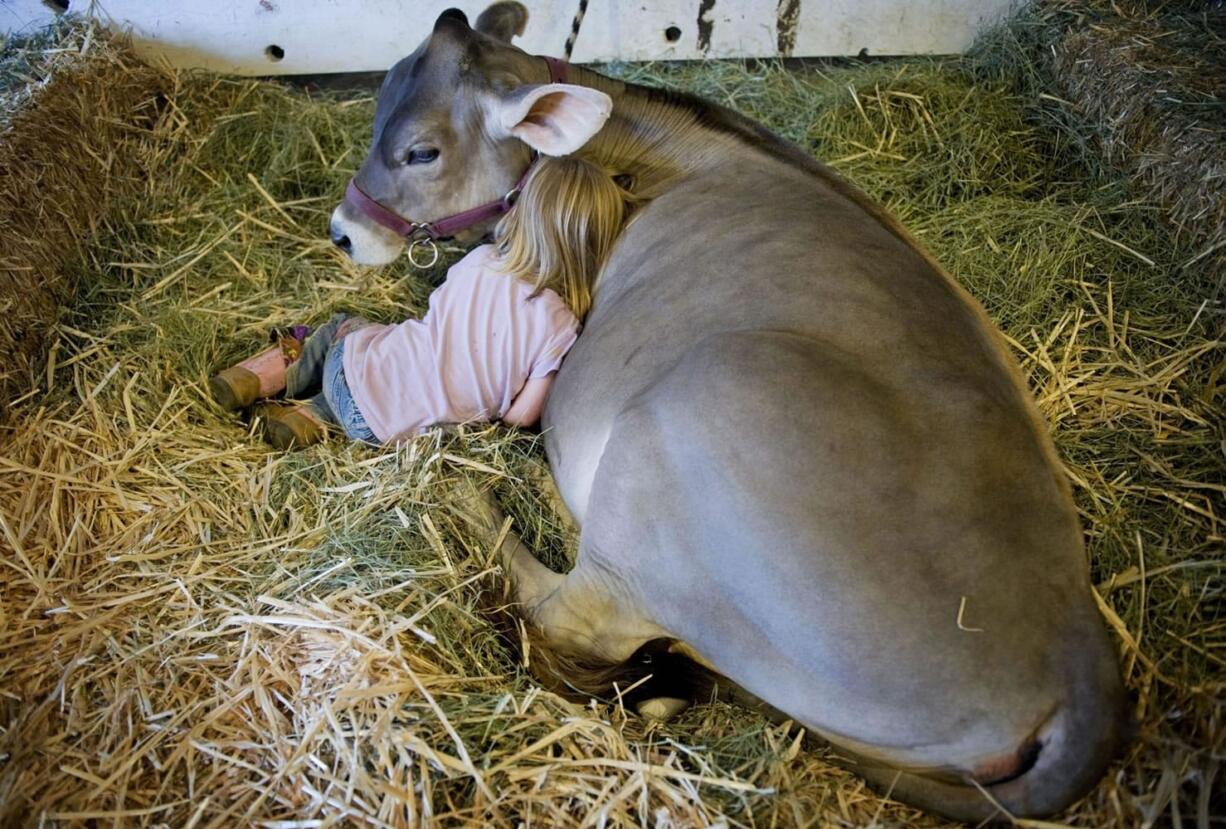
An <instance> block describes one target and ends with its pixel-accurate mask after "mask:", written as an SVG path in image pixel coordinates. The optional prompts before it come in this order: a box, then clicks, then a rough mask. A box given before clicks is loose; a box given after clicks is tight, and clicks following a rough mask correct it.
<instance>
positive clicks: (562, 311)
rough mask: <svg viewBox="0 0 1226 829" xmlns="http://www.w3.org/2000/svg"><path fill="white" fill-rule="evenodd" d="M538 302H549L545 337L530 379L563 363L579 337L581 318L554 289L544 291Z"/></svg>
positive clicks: (534, 362)
mask: <svg viewBox="0 0 1226 829" xmlns="http://www.w3.org/2000/svg"><path fill="white" fill-rule="evenodd" d="M535 301H537V302H542V303H548V304H547V306H546V308H545V310H544V313H545V322H546V324H545V329H544V330H545V337H544V342H543V343H542V345H541V347H540V349H539V350H538V351H537V356H536V359H535V360H534V361H533V363H532V369H531V370H530V371H529V372H528V379H530V380H536V379H539V378H541V377H544V376H546V375H548V374H549V373H551V372H554V371H557V370H558V367H559V366H561V365H562V358H564V357H565V356H566V352H568V351H570V348H571V346H573V345H574V344H575V340H577V339H579V320H577V319H576V318H575V315H574V314H572V313H571V312H570V309H569V308H567V307H566V303H564V302H562V299H561V297H559V296H558V295H557V294H555V293H554V292H553V291H544V292H542V293H541V294H540V296H538V297H537V298H536V300H535Z"/></svg>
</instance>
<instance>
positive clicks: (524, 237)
mask: <svg viewBox="0 0 1226 829" xmlns="http://www.w3.org/2000/svg"><path fill="white" fill-rule="evenodd" d="M633 201H634V196H632V195H631V194H630V193H628V192H627V191H626V190H624V189H622V187H621V186H619V185H618V184H617V182H615V181H614V180H613V177H612V176H611V175H609V173H608V172H606V171H605V170H603V169H601V168H600V167H599V166H598V165H595V164H592V163H591V162H589V161H583V160H581V159H578V158H570V157H565V158H548V157H545V158H541V159H539V160H538V161H537V162H536V165H535V166H534V167H533V168H532V172H531V173H530V174H529V175H528V180H527V181H526V182H525V183H524V192H523V194H522V195H521V196H520V197H519V201H518V203H516V205H515V209H514V210H512V211H511V212H510V213H508V214H507V215H506V216H505V217H504V218H503V220H502V221H501V222H499V223H498V229H497V230H496V231H495V243H496V244H497V245H498V251H499V253H500V254H501V255H502V258H503V260H504V263H505V264H504V267H505V268H506V270H507V272H508V273H510V274H511V275H512V276H515V277H518V278H520V279H524V280H526V281H528V282H531V283H532V284H533V285H534V286H535V287H536V289H537V290H538V291H540V290H543V289H545V288H548V289H550V290H552V291H555V292H556V293H557V294H558V295H559V296H560V297H562V299H563V300H564V301H565V302H566V304H567V305H568V306H570V309H571V311H572V312H574V314H575V316H576V317H579V318H580V319H582V318H583V317H584V315H585V314H587V311H588V308H589V307H590V306H591V304H592V286H593V284H594V283H595V281H596V275H597V274H598V273H599V272H600V269H601V268H602V267H604V263H605V260H606V259H607V258H608V256H609V251H610V250H612V248H613V243H614V242H615V241H616V240H617V235H618V233H620V232H621V229H622V226H623V224H624V223H625V221H626V218H627V214H628V213H629V210H630V205H631V204H632V203H633Z"/></svg>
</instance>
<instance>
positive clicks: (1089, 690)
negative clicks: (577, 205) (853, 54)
mask: <svg viewBox="0 0 1226 829" xmlns="http://www.w3.org/2000/svg"><path fill="white" fill-rule="evenodd" d="M526 17H527V12H526V10H525V9H524V8H523V7H522V6H520V5H519V4H517V3H496V4H494V5H493V6H491V7H489V8H487V9H486V10H485V11H484V12H483V13H482V14H481V16H480V17H479V18H478V20H477V22H476V24H475V26H470V24H469V22H468V19H467V18H466V16H465V15H464V14H463V13H462V12H460V11H457V10H454V9H453V10H449V11H447V12H444V13H443V14H442V15H441V16H440V17H439V18H438V19H437V21H436V23H435V25H434V27H433V30H432V32H431V33H430V35H429V36H428V37H427V38H426V40H425V41H424V42H423V43H422V44H421V45H420V46H419V47H418V48H417V49H416V50H415V51H414V52H413V53H412V54H410V55H409V56H408V57H406V58H404V59H403V60H401V61H400V62H398V63H397V64H396V65H395V66H394V67H392V69H391V70H390V71H389V72H388V73H387V76H386V78H385V80H384V82H383V86H382V89H381V90H380V92H379V95H378V100H377V104H376V111H375V117H374V130H373V136H372V143H371V148H370V152H369V155H368V156H367V157H366V159H365V160H364V161H363V163H362V164H361V167H360V169H359V170H358V171H357V173H356V175H355V177H354V179H353V182H352V183H351V194H352V193H357V194H360V195H359V196H358V201H355V199H353V198H346V200H345V201H344V202H342V203H341V204H340V205H339V206H338V207H337V208H336V209H335V211H334V212H333V214H332V220H331V228H330V230H331V236H332V239H333V241H334V242H335V243H336V244H337V245H339V246H340V247H341V248H342V249H343V250H344V251H346V252H347V253H348V254H349V255H350V256H351V257H352V259H353V260H354V261H356V262H359V263H365V264H371V265H381V264H386V263H388V262H390V261H392V260H393V259H395V258H396V257H397V256H399V255H400V254H401V253H402V252H403V250H404V249H405V245H406V237H407V244H408V245H409V252H410V255H420V254H421V253H422V251H423V250H424V249H426V248H428V247H429V245H430V244H431V241H430V239H429V238H427V237H432V236H438V235H440V234H439V232H438V229H439V228H441V227H443V226H446V227H447V228H448V229H449V233H448V234H446V235H454V236H455V237H456V238H457V239H458V240H460V241H461V242H464V241H470V240H474V239H476V238H478V237H480V235H481V234H482V233H483V232H485V231H486V230H488V227H489V221H491V220H492V217H493V216H494V215H496V213H497V212H498V211H490V210H486V209H485V206H487V205H491V204H492V205H496V206H497V205H502V208H501V209H505V208H506V207H507V206H508V205H509V204H510V202H511V198H509V197H508V198H504V196H506V195H508V194H509V195H513V194H514V192H515V189H516V187H517V182H520V181H521V180H522V177H523V175H524V171H525V170H526V169H527V168H528V167H529V165H530V164H531V163H532V159H533V157H534V154H537V153H540V154H546V155H567V154H577V155H579V156H581V157H583V158H587V159H590V160H592V161H594V162H596V163H599V164H601V165H603V167H604V168H605V169H607V170H608V171H609V173H610V175H615V176H618V177H620V179H619V180H621V181H623V182H626V184H627V186H628V187H631V188H632V189H633V191H634V193H635V194H636V196H637V197H638V198H639V199H641V204H640V206H639V207H638V209H637V211H636V213H635V216H634V218H633V219H632V220H631V221H630V222H629V223H628V224H627V226H626V228H625V229H624V231H623V233H622V235H621V237H620V240H619V241H618V243H617V245H616V246H615V248H614V250H613V251H612V253H611V255H610V257H609V259H608V261H607V263H606V266H605V267H604V268H603V270H602V271H601V273H600V274H599V275H598V278H597V282H596V286H595V292H594V296H593V303H592V307H591V311H590V313H589V315H588V316H587V318H586V321H585V325H584V330H583V333H582V335H581V337H580V339H579V341H578V343H577V344H576V345H575V347H574V349H573V350H572V351H571V352H570V354H569V356H568V357H567V359H566V361H565V363H564V364H563V366H562V368H561V370H560V371H559V373H558V375H557V378H556V381H555V384H554V387H553V390H552V393H551V396H550V398H549V400H548V403H547V405H546V408H545V411H544V418H543V431H544V441H545V447H546V453H547V455H548V458H549V462H550V468H551V471H552V473H553V477H554V479H555V481H556V484H557V488H558V491H559V492H560V494H561V497H562V499H563V501H564V502H565V505H566V507H567V509H568V510H569V512H570V513H571V515H572V516H573V518H574V521H575V522H576V524H577V526H578V527H579V528H580V531H581V532H580V539H579V549H578V554H577V559H576V563H575V565H574V567H573V569H572V570H571V571H570V572H568V573H564V574H563V573H557V572H554V571H553V570H551V569H548V568H546V567H545V566H544V565H542V564H541V563H540V562H539V561H538V560H537V559H536V558H535V557H534V556H533V555H532V554H531V552H530V551H528V550H527V549H526V548H525V547H524V545H523V544H522V543H520V542H519V540H518V539H516V538H515V537H514V536H513V535H512V536H510V537H507V538H506V540H505V542H504V543H503V545H502V550H503V554H504V562H505V567H506V570H507V573H508V577H509V578H510V580H511V584H512V588H513V592H514V598H515V600H516V601H517V602H518V603H519V604H520V606H521V608H522V612H523V614H524V615H525V616H526V617H527V619H528V620H529V621H530V622H532V623H533V624H534V625H535V626H536V628H537V629H538V631H539V632H540V635H541V636H543V638H544V639H545V641H546V642H547V643H548V645H549V647H550V648H552V649H554V650H555V651H556V652H558V653H559V654H565V655H567V656H569V657H572V658H573V659H574V661H575V662H576V664H578V663H580V662H582V663H583V664H586V665H592V664H596V665H606V666H617V665H622V664H626V663H627V662H628V660H630V659H631V657H633V656H634V654H636V653H637V652H640V649H641V648H643V647H645V646H647V645H648V644H650V643H653V642H660V641H664V642H672V643H676V644H677V645H678V646H679V647H680V648H681V650H682V651H683V652H684V653H687V654H689V655H690V656H692V657H693V658H694V659H695V660H696V661H697V662H698V663H700V664H701V665H703V666H705V667H707V668H708V669H710V670H711V671H714V672H715V673H717V674H718V675H720V676H721V677H726V678H727V679H728V680H730V681H731V682H732V683H735V685H737V686H740V687H741V688H743V689H744V690H745V691H746V692H747V693H748V694H751V695H753V696H754V697H756V698H758V699H760V700H761V701H762V702H763V703H764V704H765V705H767V706H769V707H771V708H774V709H778V710H779V711H782V712H784V713H785V714H786V715H787V716H788V717H790V718H793V719H794V720H795V721H797V722H798V723H800V724H802V725H803V726H804V727H806V728H808V729H810V730H811V731H812V732H813V733H815V734H817V735H819V736H820V737H821V738H823V739H824V740H827V741H829V743H831V744H832V745H833V746H834V747H835V748H836V749H838V750H839V751H840V753H842V754H843V755H845V756H847V757H848V758H850V762H852V764H853V767H854V768H855V770H856V771H857V772H858V773H859V774H861V775H863V776H864V777H865V778H866V779H867V780H868V781H869V782H870V783H871V784H873V785H875V786H877V787H878V788H880V789H882V790H888V791H889V792H890V793H891V795H892V796H893V797H894V798H896V799H898V800H901V801H903V802H906V803H910V804H914V805H917V806H919V807H922V808H924V809H928V810H931V811H933V812H936V813H939V814H942V815H945V816H948V817H952V818H955V819H961V820H971V821H979V820H984V819H987V818H991V817H993V816H997V817H999V816H1000V815H1001V813H1002V811H1005V812H1008V813H1009V814H1011V815H1015V816H1042V815H1050V814H1052V813H1055V812H1058V811H1060V810H1062V809H1065V808H1066V807H1067V806H1069V805H1070V804H1071V803H1072V802H1073V801H1075V800H1076V799H1077V798H1079V797H1081V796H1083V795H1084V794H1085V793H1086V792H1087V791H1088V790H1089V789H1091V788H1092V787H1093V786H1094V784H1095V783H1096V782H1097V781H1098V779H1099V778H1100V777H1101V776H1102V775H1103V773H1104V772H1105V769H1106V768H1107V766H1108V765H1109V763H1110V761H1111V760H1112V758H1113V756H1114V755H1115V753H1116V752H1117V751H1118V750H1119V749H1120V747H1121V745H1122V744H1123V742H1124V740H1125V735H1126V734H1127V732H1128V720H1127V716H1126V713H1125V710H1126V698H1125V693H1124V689H1123V683H1122V681H1121V677H1120V670H1119V660H1118V655H1117V654H1116V652H1115V649H1114V647H1113V645H1112V642H1111V640H1110V637H1109V636H1108V632H1107V630H1106V628H1105V625H1104V624H1103V620H1102V618H1101V616H1100V614H1099V612H1098V609H1097V606H1096V603H1095V600H1094V597H1093V595H1092V590H1093V587H1092V585H1091V583H1090V577H1089V568H1088V566H1087V559H1086V554H1085V549H1084V546H1083V538H1082V532H1081V529H1080V526H1079V522H1078V518H1077V513H1076V509H1075V506H1074V503H1073V498H1072V494H1071V491H1070V487H1069V484H1068V482H1067V480H1066V476H1065V475H1064V473H1063V471H1062V467H1061V463H1060V461H1059V459H1058V458H1057V455H1056V453H1055V449H1054V446H1053V443H1052V441H1051V439H1050V437H1049V435H1048V433H1047V429H1046V428H1045V425H1044V423H1043V422H1042V421H1041V420H1040V417H1039V415H1038V412H1037V409H1036V406H1035V404H1034V402H1033V400H1032V399H1031V397H1030V395H1029V393H1028V391H1027V389H1026V387H1025V384H1024V381H1023V380H1022V377H1021V374H1020V371H1019V368H1018V366H1017V365H1016V363H1015V361H1014V359H1013V358H1012V356H1011V355H1010V353H1009V351H1008V349H1007V347H1006V345H1005V344H1004V340H1003V337H1002V336H1001V334H1000V333H999V332H998V331H997V330H996V328H995V327H994V326H993V324H992V323H991V322H990V320H989V319H988V317H987V315H986V314H985V312H984V311H983V309H982V308H981V307H980V306H979V305H978V304H977V302H976V301H975V300H974V299H973V298H971V296H970V295H969V294H967V293H966V292H965V291H964V290H963V289H962V288H961V287H960V286H959V285H958V284H957V283H956V282H955V281H954V280H953V279H952V278H951V277H950V276H949V275H948V274H947V273H946V272H945V271H944V270H943V269H942V268H941V267H940V266H939V265H938V264H937V263H936V262H935V261H934V259H933V258H932V256H931V255H929V254H928V253H927V252H925V250H924V249H923V248H922V247H921V246H920V245H919V244H918V243H917V242H916V241H915V240H914V239H913V238H912V237H911V236H910V235H909V234H908V233H907V232H906V231H905V230H904V229H903V228H902V227H901V226H900V225H899V223H898V222H897V221H896V220H895V219H893V218H892V217H891V216H890V215H889V214H888V213H887V212H886V211H885V210H884V209H883V208H882V207H880V206H878V205H877V204H875V203H874V202H873V201H872V200H871V199H869V198H868V197H867V196H865V195H864V194H863V193H861V192H860V191H859V190H857V189H855V188H854V187H853V186H851V185H850V184H849V183H847V182H846V181H844V180H843V179H842V178H840V177H839V176H838V175H836V174H835V173H833V172H832V171H831V170H830V169H829V168H827V167H826V166H824V165H822V164H821V163H819V162H817V161H816V160H814V159H813V158H812V157H811V156H810V155H809V154H807V153H806V152H804V151H803V150H801V149H800V148H799V147H797V146H795V145H793V144H791V143H789V142H787V141H785V140H783V139H781V138H780V137H778V136H776V135H775V134H773V133H772V132H770V131H769V130H767V129H766V128H765V127H763V126H761V125H760V124H758V123H756V122H754V121H752V120H750V119H749V118H746V117H743V116H741V115H739V114H738V113H736V112H733V111H731V110H729V109H727V108H725V107H722V106H718V105H716V104H714V103H711V102H708V101H705V100H703V99H701V98H698V97H695V96H692V95H689V94H685V93H681V92H677V91H669V90H661V89H653V88H646V87H643V86H637V85H634V84H630V83H625V82H623V81H620V80H616V79H612V78H608V77H605V76H602V75H600V74H597V73H596V72H594V71H591V70H589V69H586V68H582V67H578V66H564V67H561V70H559V64H558V61H556V60H552V59H548V58H542V57H537V56H533V55H529V54H527V53H525V52H523V51H522V50H520V49H519V48H517V47H515V46H513V45H512V44H511V39H512V37H513V36H514V35H516V34H519V33H522V31H523V26H524V24H525V22H526ZM362 200H364V201H365V202H366V207H369V206H370V205H376V207H375V208H374V210H373V211H372V210H371V209H363V205H362V204H361V201H362ZM379 211H383V212H384V213H385V214H391V215H392V216H394V217H400V218H402V219H403V222H402V223H401V224H400V225H398V224H397V223H396V220H395V219H394V218H393V219H392V220H390V221H385V220H384V219H386V216H382V217H380V216H379ZM457 215H461V216H469V217H476V219H477V220H478V221H477V223H476V225H475V226H472V227H468V228H466V229H461V228H459V227H458V226H457V225H456V223H455V222H452V221H450V220H451V219H452V218H454V217H455V216H457ZM483 515H484V519H482V518H480V517H478V518H476V519H474V523H475V524H476V525H481V523H482V521H484V522H485V523H484V532H486V533H487V535H489V536H490V537H492V536H494V535H496V531H497V525H498V523H499V521H498V519H499V517H500V516H499V515H498V513H497V512H496V508H495V507H494V506H492V505H488V506H487V508H486V509H485V511H484V513H483Z"/></svg>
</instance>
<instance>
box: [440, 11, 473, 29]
mask: <svg viewBox="0 0 1226 829" xmlns="http://www.w3.org/2000/svg"><path fill="white" fill-rule="evenodd" d="M444 20H455V21H457V22H459V23H463V24H464V25H465V26H467V25H468V15H466V14H464V12H462V11H460V10H459V9H447V11H445V12H443V13H442V14H440V15H439V16H438V20H436V21H434V28H435V29H437V28H438V27H439V26H442V25H443V21H444Z"/></svg>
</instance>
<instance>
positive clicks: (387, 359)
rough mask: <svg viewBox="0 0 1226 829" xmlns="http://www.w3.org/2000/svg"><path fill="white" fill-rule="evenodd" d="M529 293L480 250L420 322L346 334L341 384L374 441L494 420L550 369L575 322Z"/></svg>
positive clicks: (558, 305)
mask: <svg viewBox="0 0 1226 829" xmlns="http://www.w3.org/2000/svg"><path fill="white" fill-rule="evenodd" d="M531 294H532V286H531V285H529V284H527V283H525V282H523V281H522V280H519V279H516V278H514V277H511V276H508V275H507V274H505V273H503V272H501V271H500V270H499V269H498V259H497V257H496V255H495V251H494V247H493V245H482V246H481V247H478V248H476V249H474V250H473V251H471V252H470V253H469V254H468V255H467V256H465V257H464V258H463V259H461V260H460V261H459V262H457V263H456V264H455V265H453V266H452V267H451V269H450V270H448V271H447V279H446V281H445V282H443V284H442V285H440V286H439V287H438V289H437V290H435V291H434V293H432V294H431V295H430V308H429V310H428V311H427V312H426V315H425V316H424V317H423V318H422V319H420V320H406V321H405V322H402V323H400V324H399V325H369V326H366V327H363V328H359V329H358V330H357V331H354V332H353V333H352V334H349V335H348V336H346V337H345V352H344V358H345V362H344V367H345V379H346V380H347V381H348V384H349V391H350V393H351V394H353V399H354V402H355V403H357V405H358V410H359V411H361V412H362V416H363V417H364V418H365V419H366V424H367V425H368V426H370V429H371V431H372V432H374V433H375V437H377V438H379V440H381V441H383V442H385V443H390V442H392V441H396V440H400V439H402V438H406V437H409V436H411V435H415V434H417V433H419V432H421V431H422V430H423V429H426V428H427V427H429V426H433V425H434V424H436V423H463V422H465V421H470V420H496V419H498V418H500V417H502V416H503V415H504V414H506V412H507V409H509V408H510V407H511V403H512V402H513V401H514V400H515V397H516V395H518V394H519V392H520V390H521V389H522V388H523V387H524V383H526V382H527V381H528V380H529V378H537V377H544V376H545V375H547V374H549V373H550V372H552V371H556V370H557V368H558V366H559V365H561V363H562V358H563V357H564V356H566V352H567V351H569V350H570V347H571V346H572V345H574V342H575V339H576V338H577V337H578V336H579V321H578V320H577V319H575V315H574V314H572V313H571V312H570V309H569V308H567V307H566V304H565V303H564V302H563V301H562V298H561V297H559V296H558V295H557V294H556V293H554V292H553V291H542V292H541V293H540V294H539V295H538V296H536V297H535V298H530V297H531Z"/></svg>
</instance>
